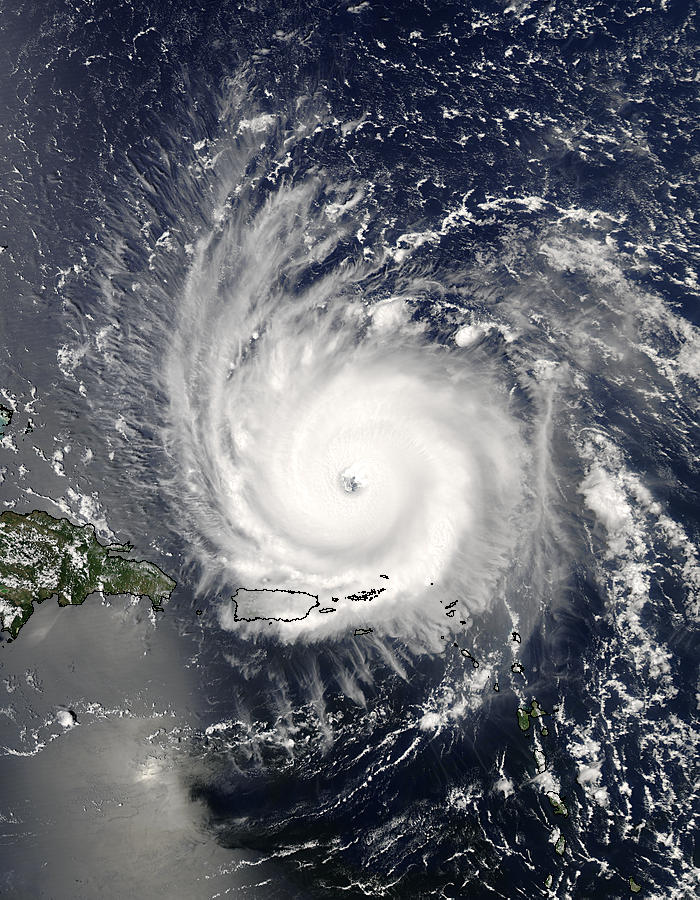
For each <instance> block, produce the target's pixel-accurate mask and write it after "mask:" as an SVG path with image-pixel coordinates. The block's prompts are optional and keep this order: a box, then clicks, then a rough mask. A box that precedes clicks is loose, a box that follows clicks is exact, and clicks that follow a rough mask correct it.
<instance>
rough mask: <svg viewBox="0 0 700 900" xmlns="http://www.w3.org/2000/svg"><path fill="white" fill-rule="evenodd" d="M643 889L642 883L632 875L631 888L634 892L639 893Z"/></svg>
mask: <svg viewBox="0 0 700 900" xmlns="http://www.w3.org/2000/svg"><path fill="white" fill-rule="evenodd" d="M641 889H642V886H641V884H637V882H636V881H635V880H634V878H633V877H632V876H631V875H630V890H631V891H632V893H633V894H638V893H639V892H640V891H641Z"/></svg>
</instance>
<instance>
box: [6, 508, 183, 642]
mask: <svg viewBox="0 0 700 900" xmlns="http://www.w3.org/2000/svg"><path fill="white" fill-rule="evenodd" d="M130 550H131V547H130V545H129V544H124V545H120V544H116V545H111V546H104V545H103V544H100V542H99V541H98V540H97V538H96V536H95V528H94V526H93V525H82V526H81V525H74V524H73V523H72V522H69V521H68V519H56V518H54V517H53V516H50V515H48V513H45V512H40V511H34V512H30V513H28V514H26V515H21V514H19V513H15V512H12V511H6V512H4V513H2V514H1V515H0V630H2V631H7V632H9V633H10V636H11V638H16V637H17V635H18V633H19V631H20V629H21V628H22V626H23V625H24V624H25V623H26V622H27V620H28V619H29V617H30V616H31V615H32V613H33V611H34V603H42V602H43V601H44V600H46V599H48V598H49V597H53V596H54V595H56V596H57V597H58V605H59V606H70V605H74V606H77V605H79V604H81V603H83V601H84V600H85V599H86V598H87V597H88V596H89V595H90V594H93V593H95V592H96V591H101V592H102V593H104V594H132V595H134V596H143V597H148V598H149V599H150V601H151V604H152V605H153V608H154V609H162V604H163V602H164V601H165V600H167V599H168V598H169V597H170V594H171V593H172V592H173V590H174V588H175V582H174V581H173V579H172V578H169V577H168V576H167V575H166V574H165V573H164V572H162V571H161V570H160V569H159V568H158V567H157V566H155V565H153V564H152V563H149V562H146V561H137V560H131V559H127V558H126V557H125V555H124V554H126V553H128V552H129V551H130Z"/></svg>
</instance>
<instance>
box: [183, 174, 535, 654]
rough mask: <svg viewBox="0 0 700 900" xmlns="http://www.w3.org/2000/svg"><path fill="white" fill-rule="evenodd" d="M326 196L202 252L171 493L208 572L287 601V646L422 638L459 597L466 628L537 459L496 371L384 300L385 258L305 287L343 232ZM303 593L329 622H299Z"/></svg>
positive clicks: (222, 232)
mask: <svg viewBox="0 0 700 900" xmlns="http://www.w3.org/2000/svg"><path fill="white" fill-rule="evenodd" d="M325 187H326V192H327V193H328V186H325ZM320 192H321V186H320V185H319V184H314V183H311V184H308V185H303V186H301V187H298V188H294V189H288V188H282V189H281V190H280V191H278V192H276V193H274V194H273V195H272V196H270V197H269V199H268V200H267V202H266V203H265V204H264V206H263V208H262V209H260V210H259V211H257V212H256V213H255V215H254V217H253V221H252V222H251V221H247V222H246V227H245V229H241V223H240V218H238V219H237V218H233V221H231V220H230V218H229V219H227V218H224V219H223V221H222V222H221V225H220V227H219V228H218V229H217V230H216V233H215V234H214V235H212V236H211V237H210V236H207V237H206V238H204V239H202V241H201V242H200V243H199V245H198V246H197V248H196V250H195V251H194V259H193V262H192V268H191V272H190V275H189V278H188V282H187V288H186V291H185V292H184V301H183V306H184V308H183V310H182V311H181V317H180V319H179V322H178V324H177V327H176V332H175V336H174V340H173V346H172V353H171V357H170V361H169V366H168V373H167V384H168V388H169V396H170V414H171V422H170V428H171V434H172V443H173V448H172V453H173V455H174V457H175V458H176V460H178V464H179V468H178V469H177V474H176V476H175V480H174V484H173V487H174V489H175V490H176V491H177V494H178V497H180V499H181V504H182V509H183V511H184V512H185V513H186V514H189V516H190V517H191V523H192V526H193V528H195V529H196V531H197V534H198V535H199V537H200V538H202V539H205V541H202V540H200V542H199V549H200V552H201V553H202V559H201V562H202V568H203V569H204V570H206V572H207V574H208V576H209V577H210V578H211V577H212V576H215V575H217V574H220V575H221V576H222V577H224V578H226V579H228V581H229V583H234V584H235V583H236V581H238V583H239V584H240V585H242V586H245V587H246V588H251V589H255V590H260V589H262V588H266V589H275V588H280V589H282V588H283V589H285V591H286V593H284V592H282V591H280V592H279V594H278V597H279V608H275V605H274V603H272V604H270V603H268V604H267V605H266V613H267V617H269V618H280V619H289V618H291V619H296V620H298V621H294V622H293V623H292V622H284V623H278V624H279V627H280V631H281V633H283V634H285V635H288V636H291V635H310V636H318V635H324V634H327V633H329V632H330V633H334V634H341V633H343V632H344V631H346V630H347V628H348V627H351V626H353V625H360V624H363V625H364V624H368V623H369V624H372V625H374V626H376V627H378V628H380V629H381V630H388V631H389V632H394V633H397V634H404V635H410V634H411V633H412V632H415V630H416V629H417V628H418V627H419V624H420V623H423V624H425V623H426V619H427V620H428V621H433V623H434V622H435V621H436V617H437V615H443V612H442V609H441V606H440V604H439V603H438V602H437V600H436V599H435V596H436V595H437V593H438V592H443V591H444V589H445V588H446V587H451V588H453V589H456V596H457V597H458V598H459V600H460V605H461V606H462V607H463V609H461V610H460V611H461V612H462V613H463V614H464V615H466V614H467V613H468V612H469V611H470V610H479V609H483V608H484V607H485V606H487V605H488V604H489V600H490V598H489V590H490V589H492V588H493V582H494V578H495V577H496V576H497V575H498V573H499V570H500V569H502V568H503V567H504V566H505V563H506V549H507V548H509V547H510V548H511V549H512V545H513V542H514V535H513V533H512V532H513V529H512V524H511V517H512V516H513V515H514V514H515V510H516V507H517V506H518V501H519V494H520V483H521V479H522V476H523V470H524V464H525V451H524V448H523V446H522V442H521V440H520V437H519V432H518V425H517V422H516V421H514V419H513V416H512V414H511V413H510V412H509V409H508V396H507V391H506V389H505V386H504V384H503V383H501V382H500V381H499V378H498V375H497V373H496V372H494V371H491V372H489V371H488V369H487V368H485V367H481V371H478V370H477V366H476V365H475V363H474V362H473V360H471V359H470V357H469V354H468V352H466V351H464V350H461V349H460V348H459V347H458V346H457V345H456V344H455V343H454V342H452V344H451V347H448V346H434V345H432V344H431V342H430V340H428V339H427V338H426V335H425V326H424V325H422V324H421V323H420V322H417V321H414V320H413V314H414V312H415V307H416V305H417V303H416V298H415V297H414V296H411V292H410V286H411V285H410V283H407V284H406V285H405V290H404V292H403V293H402V295H401V296H392V295H389V296H386V297H385V298H383V299H382V301H381V302H379V303H375V304H370V303H368V302H367V301H365V300H364V298H363V295H362V283H363V281H365V282H366V281H367V280H368V278H369V276H370V275H371V274H372V273H373V272H374V271H376V269H377V265H376V263H362V262H360V263H357V264H356V265H344V266H343V265H341V266H336V267H331V268H330V270H329V272H328V273H327V274H326V275H325V276H323V277H321V278H316V279H315V280H313V281H312V282H311V283H310V284H308V285H306V284H304V283H303V278H304V274H305V270H306V269H307V268H308V266H309V265H310V264H311V262H312V261H313V262H315V263H316V264H317V265H324V264H326V263H327V260H328V259H329V257H331V255H332V254H333V253H334V252H335V251H336V250H337V246H338V244H339V242H340V240H341V239H342V238H343V237H344V236H345V233H346V232H347V231H348V229H349V224H348V222H347V218H348V217H345V218H343V217H342V216H339V214H338V211H337V208H334V207H333V206H332V205H331V202H330V201H329V200H328V201H326V202H324V201H322V200H321V199H320V198H319V195H320ZM360 197H361V191H360V189H359V188H356V189H355V193H354V197H353V200H354V204H355V205H357V204H358V203H359V201H360ZM295 281H296V282H297V285H299V282H301V285H300V286H297V287H295V288H292V287H290V285H294V283H295ZM290 590H294V591H301V592H305V593H306V594H311V595H315V596H317V597H318V599H319V601H320V603H321V605H322V608H324V609H328V608H329V605H330V607H333V605H334V604H335V607H334V609H333V613H332V614H331V613H325V614H322V613H321V612H319V611H318V610H314V611H313V612H311V613H310V614H309V615H305V613H306V609H304V610H302V611H301V612H296V613H294V612H291V613H290V610H289V609H288V601H289V593H288V592H289V591H290ZM431 591H432V593H433V599H432V600H429V599H428V600H426V594H429V593H430V592H431ZM224 610H225V612H224V614H223V616H222V622H223V623H224V624H225V625H226V626H227V627H232V628H234V627H239V626H236V625H235V622H234V621H233V618H232V612H231V607H230V604H229V605H228V606H227V607H224ZM302 619H303V621H302Z"/></svg>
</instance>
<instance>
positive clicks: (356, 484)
mask: <svg viewBox="0 0 700 900" xmlns="http://www.w3.org/2000/svg"><path fill="white" fill-rule="evenodd" d="M340 482H341V484H342V485H343V490H344V491H346V492H347V493H348V494H353V493H355V491H359V490H360V489H361V488H364V487H366V486H367V477H366V476H365V475H364V473H363V472H362V470H361V468H360V467H359V466H357V465H352V466H348V468H347V469H345V470H344V471H343V472H341V473H340Z"/></svg>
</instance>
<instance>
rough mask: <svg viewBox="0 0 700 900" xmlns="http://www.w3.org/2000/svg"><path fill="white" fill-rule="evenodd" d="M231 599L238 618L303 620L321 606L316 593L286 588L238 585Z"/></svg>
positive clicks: (275, 620)
mask: <svg viewBox="0 0 700 900" xmlns="http://www.w3.org/2000/svg"><path fill="white" fill-rule="evenodd" d="M231 600H232V601H233V605H234V611H233V618H234V621H236V622H256V621H258V620H260V619H269V620H270V621H274V622H299V621H301V620H302V619H305V618H306V617H307V616H308V615H309V614H310V613H311V610H313V609H316V608H317V607H318V606H320V601H319V599H318V597H317V596H316V594H309V593H307V591H290V590H287V589H285V588H274V589H272V588H238V590H237V591H236V593H235V594H234V595H233V597H231ZM324 611H325V610H324Z"/></svg>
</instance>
